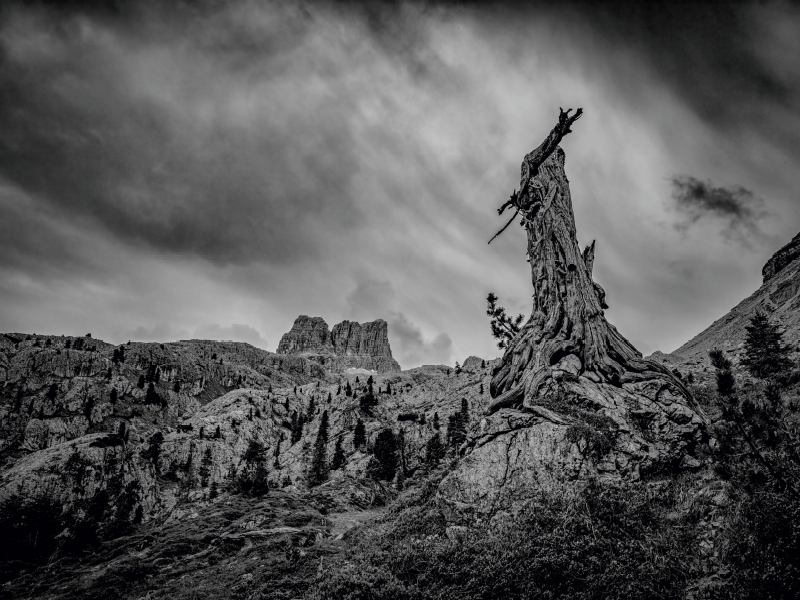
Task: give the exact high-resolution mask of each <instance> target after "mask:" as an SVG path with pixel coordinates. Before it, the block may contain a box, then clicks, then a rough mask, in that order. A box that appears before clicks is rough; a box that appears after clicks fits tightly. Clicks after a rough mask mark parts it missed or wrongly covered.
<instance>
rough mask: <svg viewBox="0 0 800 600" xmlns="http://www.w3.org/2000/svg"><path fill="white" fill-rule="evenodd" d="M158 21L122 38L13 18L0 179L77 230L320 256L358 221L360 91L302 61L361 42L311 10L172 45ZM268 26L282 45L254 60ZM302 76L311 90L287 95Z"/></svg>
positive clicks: (190, 36)
mask: <svg viewBox="0 0 800 600" xmlns="http://www.w3.org/2000/svg"><path fill="white" fill-rule="evenodd" d="M275 10H276V11H277V10H278V9H277V8H276V9H275ZM159 16H162V15H160V14H150V13H148V14H147V15H146V17H142V19H143V20H141V21H137V20H134V21H131V22H127V23H126V27H125V28H122V27H119V26H115V23H112V24H111V25H109V24H108V23H106V22H105V21H103V20H93V19H90V18H88V17H86V16H83V15H82V14H79V15H78V16H73V17H69V16H67V17H65V16H63V14H59V15H58V16H54V15H53V14H50V13H46V12H26V11H17V12H14V11H12V13H11V15H10V16H7V17H6V18H5V19H4V20H3V21H2V30H1V31H0V51H2V55H3V68H2V70H0V175H2V176H3V177H4V178H6V179H7V180H9V181H11V182H13V183H15V184H16V185H18V186H19V187H20V188H22V189H24V190H26V191H27V192H29V193H31V194H33V195H35V196H37V197H39V198H41V199H42V200H45V201H47V202H49V203H50V204H51V205H52V206H54V207H55V208H57V209H58V210H59V211H61V213H62V214H63V215H64V216H65V217H67V218H70V216H71V215H75V216H88V217H91V218H92V219H95V220H96V221H98V222H99V223H100V224H102V225H103V226H104V227H105V228H107V230H109V231H110V232H111V233H112V234H113V235H115V236H118V237H119V238H122V239H126V240H128V241H131V242H139V243H144V244H146V245H149V246H151V247H154V248H157V249H160V250H165V251H170V252H176V253H188V254H196V255H200V256H203V257H205V258H206V259H209V260H212V261H214V262H221V263H226V262H236V263H241V262H247V261H251V260H262V261H265V262H272V263H295V262H297V261H299V260H303V259H308V258H312V259H313V258H315V257H317V256H318V252H319V244H318V240H319V235H320V233H322V231H323V230H325V229H328V230H333V229H335V230H337V231H339V232H346V231H347V230H348V229H351V228H352V227H354V226H356V225H357V224H358V223H359V211H358V210H357V208H356V207H355V205H354V204H353V201H352V198H351V195H350V194H349V186H350V181H351V178H352V176H353V174H354V172H355V170H356V166H355V161H354V158H353V154H352V151H353V147H354V144H353V140H352V135H351V132H350V130H349V128H348V114H349V112H350V111H351V110H352V106H351V104H350V100H351V98H352V94H348V93H344V90H343V89H341V88H342V86H341V84H340V81H341V80H340V78H339V75H340V74H341V69H342V68H344V67H345V63H344V62H343V61H336V62H334V61H333V60H332V59H331V60H327V61H326V60H325V59H324V58H322V57H315V60H309V59H310V58H311V57H310V56H309V55H308V53H307V52H296V50H297V49H298V47H302V46H303V44H312V45H313V44H314V43H319V42H320V41H322V40H319V39H318V38H319V37H320V36H322V37H325V36H328V38H329V39H326V40H325V41H327V42H329V43H331V44H333V45H334V54H338V55H339V56H341V55H342V54H346V53H347V52H348V51H349V50H350V48H348V42H347V40H346V39H343V38H342V37H341V36H340V37H337V36H336V35H335V34H332V33H331V32H330V31H328V30H325V31H322V32H320V30H319V28H316V29H312V28H310V27H309V26H307V25H306V18H305V17H304V16H303V15H298V14H297V13H296V11H289V10H283V11H282V12H280V14H275V15H270V14H263V15H259V16H261V17H262V19H263V20H267V19H269V18H270V17H275V18H276V19H278V20H280V21H281V22H282V23H283V24H284V25H285V27H283V28H275V27H273V28H269V27H266V26H265V27H262V28H258V27H255V26H254V25H252V24H250V23H247V22H246V21H245V20H244V18H243V17H244V16H243V15H240V14H238V13H237V12H236V11H235V10H233V9H232V11H231V13H230V14H228V13H223V14H222V15H221V18H220V19H218V20H217V21H216V22H215V25H216V26H217V27H219V28H220V29H221V32H216V33H215V35H210V36H209V35H206V34H208V33H209V29H210V27H211V23H208V22H206V21H203V20H202V17H198V18H200V19H201V20H200V21H199V22H192V23H189V24H187V25H186V26H185V28H184V31H183V33H184V35H183V36H182V37H181V38H178V39H175V40H164V39H162V37H163V35H164V33H163V32H162V31H158V30H155V31H154V30H153V28H154V25H153V23H154V22H157V21H158V18H159ZM165 16H166V17H167V18H168V17H170V15H169V14H167V15H165ZM167 25H169V27H167ZM160 27H161V28H162V29H163V28H167V29H171V31H172V32H173V33H174V32H175V30H176V29H178V28H180V27H181V24H180V23H175V22H173V23H167V24H161V26H160ZM254 29H256V30H258V33H259V34H261V35H263V36H265V37H266V38H267V41H268V42H270V43H269V44H267V43H265V44H263V45H262V48H260V49H256V50H261V52H258V51H256V52H254V53H252V54H249V55H247V59H246V60H243V59H242V56H243V50H248V49H250V50H252V48H248V47H247V46H248V45H247V40H248V39H250V38H252V37H253V35H254V33H255V31H254ZM310 37H311V38H313V39H311V40H309V39H308V38H310ZM235 38H240V39H241V40H242V45H244V46H245V48H244V49H243V48H242V45H239V46H233V44H232V43H231V41H230V40H231V39H235ZM315 40H316V41H315ZM316 58H320V59H321V60H316ZM287 69H289V71H287ZM287 77H289V78H291V81H293V82H295V83H298V79H300V80H302V79H303V78H306V81H308V82H309V83H308V88H309V89H305V90H304V89H302V88H303V87H304V86H303V85H302V84H300V85H299V86H294V85H293V86H292V89H291V90H288V89H287V90H286V91H285V92H281V87H282V86H286V84H287V83H288V82H287ZM311 88H313V89H311Z"/></svg>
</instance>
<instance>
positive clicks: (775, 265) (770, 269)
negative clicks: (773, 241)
mask: <svg viewBox="0 0 800 600" xmlns="http://www.w3.org/2000/svg"><path fill="white" fill-rule="evenodd" d="M798 258H800V233H798V234H797V235H796V236H794V237H793V238H792V241H791V242H789V243H788V244H786V245H785V246H784V247H783V248H781V249H780V250H778V251H777V252H776V253H775V254H774V255H773V256H772V258H770V259H769V260H768V261H767V264H765V265H764V268H763V269H762V270H761V274H762V275H763V276H764V283H766V282H767V281H769V280H770V279H772V278H773V277H774V276H775V274H776V273H778V272H779V271H781V270H782V269H783V268H784V267H786V266H788V265H790V264H791V263H793V262H794V261H795V260H797V259H798Z"/></svg>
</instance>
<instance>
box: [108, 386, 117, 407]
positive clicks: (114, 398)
mask: <svg viewBox="0 0 800 600" xmlns="http://www.w3.org/2000/svg"><path fill="white" fill-rule="evenodd" d="M109 401H110V402H111V404H116V403H117V388H111V395H110V397H109Z"/></svg>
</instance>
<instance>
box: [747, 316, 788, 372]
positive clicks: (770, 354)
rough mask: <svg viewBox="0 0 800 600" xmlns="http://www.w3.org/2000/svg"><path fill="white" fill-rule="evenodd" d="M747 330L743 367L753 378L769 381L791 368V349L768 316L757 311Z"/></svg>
mask: <svg viewBox="0 0 800 600" xmlns="http://www.w3.org/2000/svg"><path fill="white" fill-rule="evenodd" d="M745 330H746V331H747V337H746V338H745V342H744V356H743V357H742V365H744V367H745V368H747V370H748V371H749V372H750V374H751V375H752V376H753V377H756V378H758V379H767V378H769V377H771V376H773V375H780V374H781V373H784V372H785V371H787V370H788V369H789V368H791V366H792V361H791V360H790V359H789V354H790V353H791V348H789V347H788V346H786V345H785V344H784V343H783V334H782V333H781V331H780V329H779V327H778V326H777V325H775V324H773V323H771V322H770V320H769V318H768V317H767V315H766V314H764V313H763V312H761V311H757V312H756V314H755V315H753V317H752V318H751V319H750V324H749V325H748V326H747V327H745Z"/></svg>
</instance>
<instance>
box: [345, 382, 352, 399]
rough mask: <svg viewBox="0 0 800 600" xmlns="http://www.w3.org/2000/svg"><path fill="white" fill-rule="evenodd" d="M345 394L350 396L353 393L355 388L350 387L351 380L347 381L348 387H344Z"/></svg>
mask: <svg viewBox="0 0 800 600" xmlns="http://www.w3.org/2000/svg"><path fill="white" fill-rule="evenodd" d="M344 395H345V396H347V397H348V398H349V397H350V396H352V395H353V388H352V387H350V381H349V380H348V381H347V387H345V388H344Z"/></svg>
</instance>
